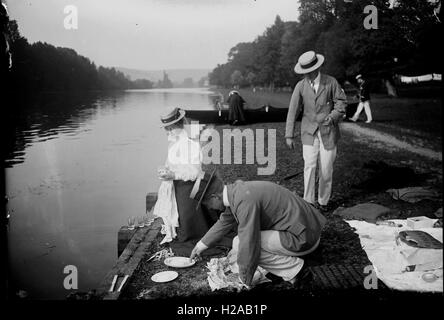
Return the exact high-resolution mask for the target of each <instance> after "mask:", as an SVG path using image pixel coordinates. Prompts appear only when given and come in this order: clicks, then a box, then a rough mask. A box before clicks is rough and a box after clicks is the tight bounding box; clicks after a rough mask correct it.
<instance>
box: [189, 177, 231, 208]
mask: <svg viewBox="0 0 444 320" xmlns="http://www.w3.org/2000/svg"><path fill="white" fill-rule="evenodd" d="M218 186H223V181H222V180H221V179H219V177H218V176H217V175H216V169H214V170H213V171H212V172H211V173H208V172H202V174H201V175H200V176H199V177H197V179H196V181H195V182H194V186H193V189H192V190H191V193H190V198H191V199H194V200H198V203H197V206H196V209H197V208H199V206H200V204H201V202H202V200H203V198H204V196H205V194H206V193H207V191H208V190H210V191H211V192H213V191H214V188H215V187H218Z"/></svg>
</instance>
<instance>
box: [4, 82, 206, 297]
mask: <svg viewBox="0 0 444 320" xmlns="http://www.w3.org/2000/svg"><path fill="white" fill-rule="evenodd" d="M210 93H211V92H209V91H207V90H205V89H166V90H160V89H159V90H154V89H153V90H132V91H125V92H113V93H89V94H81V95H80V94H78V95H74V94H71V95H62V94H45V95H39V96H36V97H33V98H32V99H31V98H30V99H26V100H24V101H25V102H22V105H20V106H17V112H14V113H13V116H11V118H10V119H9V120H8V121H9V125H10V126H11V127H10V128H9V133H10V137H9V139H8V142H10V143H9V144H8V148H7V157H6V160H5V162H4V168H5V177H6V194H7V197H8V199H9V201H8V205H7V209H8V211H9V213H10V221H9V228H8V255H9V257H8V258H9V266H10V274H9V279H10V280H11V287H12V288H14V290H24V291H26V292H27V293H28V295H29V297H32V298H37V299H64V298H65V297H66V296H67V295H68V294H69V293H70V291H69V290H66V289H65V288H64V285H63V282H64V279H65V277H66V276H67V274H64V268H65V266H68V265H73V266H75V267H76V268H77V270H78V290H79V291H85V292H86V291H88V290H90V289H93V288H95V287H96V286H97V285H98V284H99V283H100V281H101V280H102V278H103V277H104V275H105V274H106V273H107V272H108V271H109V269H110V268H111V267H112V265H113V264H114V262H115V261H116V258H117V231H118V230H119V228H120V227H121V226H122V225H125V224H126V223H127V219H128V217H129V216H142V215H143V214H144V213H145V195H146V194H147V193H148V192H153V191H156V190H157V188H158V186H159V180H158V179H157V174H156V171H157V166H158V165H161V164H163V162H164V160H165V158H166V153H167V150H166V148H167V139H166V135H165V132H164V130H163V129H161V128H160V127H159V122H160V121H159V117H160V115H161V114H162V113H165V111H166V110H168V108H170V107H176V106H177V107H182V108H184V109H211V108H212V100H211V97H210ZM11 141H13V142H14V143H11Z"/></svg>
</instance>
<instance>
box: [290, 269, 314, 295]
mask: <svg viewBox="0 0 444 320" xmlns="http://www.w3.org/2000/svg"><path fill="white" fill-rule="evenodd" d="M312 281H313V274H312V273H311V270H310V268H309V267H308V266H307V265H306V264H305V263H304V266H303V267H302V269H301V271H299V273H298V274H297V275H296V277H294V278H293V279H291V280H289V282H290V283H291V284H292V285H293V286H294V288H296V289H302V288H306V287H308V286H310V284H311V282H312Z"/></svg>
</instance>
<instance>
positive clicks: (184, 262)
mask: <svg viewBox="0 0 444 320" xmlns="http://www.w3.org/2000/svg"><path fill="white" fill-rule="evenodd" d="M163 263H165V264H166V265H167V266H169V267H173V268H188V267H191V266H192V265H194V264H195V263H196V261H194V260H191V261H190V258H188V257H169V258H166V259H165V260H164V261H163Z"/></svg>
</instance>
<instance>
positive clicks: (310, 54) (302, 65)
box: [294, 51, 324, 74]
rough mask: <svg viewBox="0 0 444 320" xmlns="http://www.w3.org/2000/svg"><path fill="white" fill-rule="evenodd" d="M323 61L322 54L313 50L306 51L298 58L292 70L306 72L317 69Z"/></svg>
mask: <svg viewBox="0 0 444 320" xmlns="http://www.w3.org/2000/svg"><path fill="white" fill-rule="evenodd" d="M323 63H324V56H323V55H322V54H317V53H316V52H314V51H307V52H305V53H303V54H301V56H300V57H299V59H298V63H297V64H296V66H295V67H294V71H295V72H296V73H299V74H306V73H310V72H312V71H315V70H316V69H318V68H319V67H320V66H321V65H322V64H323Z"/></svg>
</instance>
